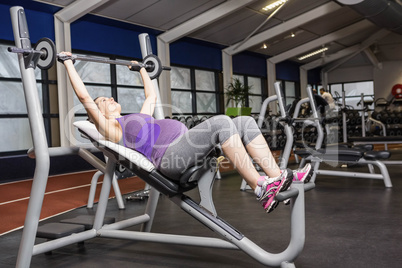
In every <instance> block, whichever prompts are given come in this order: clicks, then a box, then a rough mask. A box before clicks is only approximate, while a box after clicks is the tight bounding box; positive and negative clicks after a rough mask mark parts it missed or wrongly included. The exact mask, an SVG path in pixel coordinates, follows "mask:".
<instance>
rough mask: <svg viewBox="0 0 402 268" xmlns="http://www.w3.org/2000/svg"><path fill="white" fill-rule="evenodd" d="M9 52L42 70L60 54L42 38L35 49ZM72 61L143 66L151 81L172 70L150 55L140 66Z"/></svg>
mask: <svg viewBox="0 0 402 268" xmlns="http://www.w3.org/2000/svg"><path fill="white" fill-rule="evenodd" d="M8 51H9V52H12V53H21V54H23V55H24V59H25V66H26V68H28V67H33V68H35V67H36V66H38V67H39V68H40V69H42V70H47V69H49V68H50V67H52V66H53V65H54V63H55V62H56V59H57V57H58V56H59V54H56V52H55V51H56V47H55V45H54V43H53V41H52V40H51V39H49V38H42V39H40V40H39V41H38V43H37V44H36V45H35V47H34V48H33V49H25V48H17V47H9V48H8ZM72 59H74V60H80V61H88V62H98V63H107V64H115V65H125V66H138V65H140V66H142V67H144V68H145V70H147V72H148V75H149V77H150V78H151V79H154V78H157V77H159V75H160V74H161V73H162V71H163V70H170V67H165V66H162V63H161V61H160V59H159V58H158V57H157V56H156V55H153V54H149V55H148V56H146V57H145V58H144V60H143V62H139V63H138V64H136V63H133V62H131V61H128V60H111V59H105V58H99V57H93V56H82V55H74V54H73V55H72Z"/></svg>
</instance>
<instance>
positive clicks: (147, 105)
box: [140, 68, 157, 116]
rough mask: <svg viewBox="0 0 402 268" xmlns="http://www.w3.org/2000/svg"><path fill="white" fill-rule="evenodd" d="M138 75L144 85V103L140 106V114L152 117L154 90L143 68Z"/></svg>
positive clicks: (154, 101)
mask: <svg viewBox="0 0 402 268" xmlns="http://www.w3.org/2000/svg"><path fill="white" fill-rule="evenodd" d="M140 74H141V78H142V81H143V83H144V92H145V101H144V103H143V104H142V107H141V111H140V113H142V114H148V115H150V116H152V115H153V114H154V111H155V105H156V98H157V97H156V92H155V88H154V85H153V84H152V81H151V79H150V78H149V75H148V72H147V71H146V70H145V68H141V69H140Z"/></svg>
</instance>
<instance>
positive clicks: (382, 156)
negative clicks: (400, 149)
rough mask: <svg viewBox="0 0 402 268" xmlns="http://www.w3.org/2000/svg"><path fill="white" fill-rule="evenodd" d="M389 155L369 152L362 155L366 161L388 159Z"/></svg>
mask: <svg viewBox="0 0 402 268" xmlns="http://www.w3.org/2000/svg"><path fill="white" fill-rule="evenodd" d="M390 156H391V153H390V152H389V151H369V152H365V153H364V156H363V157H364V159H366V160H385V159H388V158H390Z"/></svg>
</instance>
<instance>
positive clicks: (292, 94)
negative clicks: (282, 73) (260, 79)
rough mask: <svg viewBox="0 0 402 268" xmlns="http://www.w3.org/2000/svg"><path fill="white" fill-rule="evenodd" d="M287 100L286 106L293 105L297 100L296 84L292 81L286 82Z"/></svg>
mask: <svg viewBox="0 0 402 268" xmlns="http://www.w3.org/2000/svg"><path fill="white" fill-rule="evenodd" d="M284 83H285V100H286V105H288V104H291V103H293V101H294V100H295V99H296V83H295V82H291V81H285V82H284Z"/></svg>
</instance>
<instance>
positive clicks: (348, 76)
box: [328, 65, 374, 84]
mask: <svg viewBox="0 0 402 268" xmlns="http://www.w3.org/2000/svg"><path fill="white" fill-rule="evenodd" d="M373 69H374V68H373V66H372V65H368V66H358V67H346V68H338V69H335V70H333V71H332V72H330V73H328V83H330V84H333V83H345V82H359V81H367V80H373V79H374V76H373Z"/></svg>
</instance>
